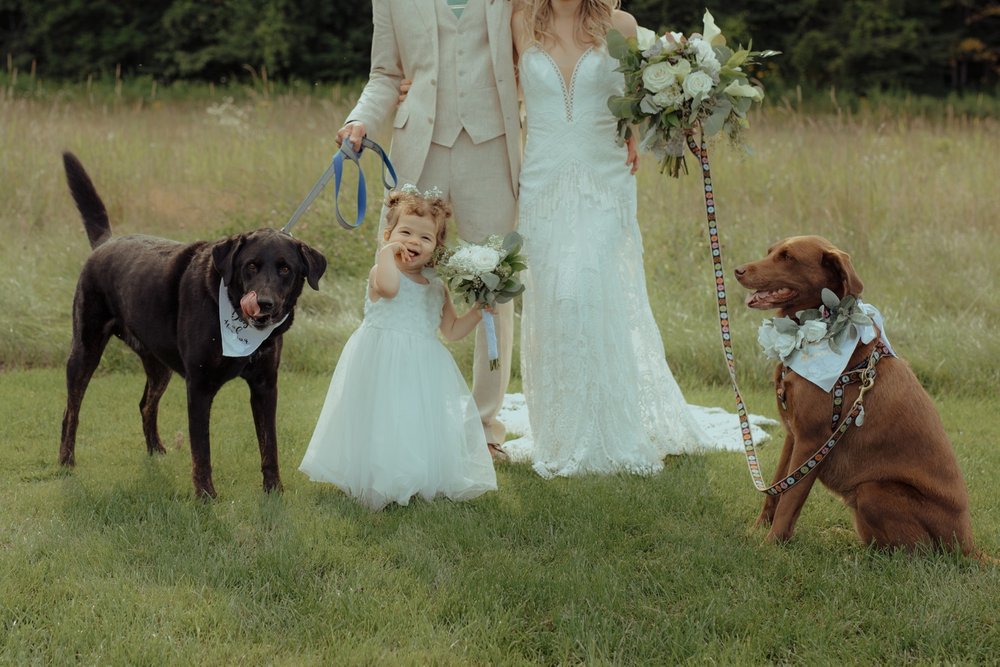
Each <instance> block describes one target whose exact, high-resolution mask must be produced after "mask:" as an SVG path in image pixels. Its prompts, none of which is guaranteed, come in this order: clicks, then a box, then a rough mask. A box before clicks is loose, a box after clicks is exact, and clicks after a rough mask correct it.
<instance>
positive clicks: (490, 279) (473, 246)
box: [436, 232, 527, 307]
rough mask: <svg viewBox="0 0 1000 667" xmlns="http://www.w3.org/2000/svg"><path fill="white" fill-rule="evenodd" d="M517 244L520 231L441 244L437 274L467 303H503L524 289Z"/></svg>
mask: <svg viewBox="0 0 1000 667" xmlns="http://www.w3.org/2000/svg"><path fill="white" fill-rule="evenodd" d="M521 244H522V239H521V235H520V234H518V233H517V232H510V233H508V234H507V235H505V236H499V235H493V236H490V237H489V238H488V239H486V240H485V241H484V242H482V243H464V244H462V245H460V246H459V247H458V248H455V249H451V248H441V249H439V253H438V257H437V263H436V265H437V272H438V275H439V276H441V278H442V280H444V281H445V283H447V285H448V287H449V288H450V289H451V291H452V292H454V293H456V294H458V295H460V296H461V297H462V298H463V299H464V300H465V301H466V302H467V303H470V304H472V303H478V304H482V305H484V306H491V307H492V306H493V305H495V304H497V303H505V302H507V301H510V300H511V299H513V298H514V297H515V296H517V295H518V294H520V293H521V292H523V291H524V285H523V284H522V283H521V281H520V279H519V278H518V273H519V272H520V271H522V270H524V269H525V268H527V265H526V264H525V261H524V258H523V257H522V256H521Z"/></svg>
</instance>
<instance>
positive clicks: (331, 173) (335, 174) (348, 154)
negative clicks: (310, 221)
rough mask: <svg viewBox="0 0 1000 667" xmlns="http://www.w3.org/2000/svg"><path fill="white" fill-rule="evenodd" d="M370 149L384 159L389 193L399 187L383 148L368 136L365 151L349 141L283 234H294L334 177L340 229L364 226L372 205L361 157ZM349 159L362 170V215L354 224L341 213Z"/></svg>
mask: <svg viewBox="0 0 1000 667" xmlns="http://www.w3.org/2000/svg"><path fill="white" fill-rule="evenodd" d="M366 148H370V149H371V150H373V151H374V152H375V153H376V154H377V155H378V156H379V158H381V160H382V184H383V185H384V186H385V188H386V189H387V190H391V189H393V188H395V187H396V170H395V169H393V167H392V162H390V161H389V156H388V155H386V152H385V150H384V149H383V148H382V147H381V146H379V145H378V144H377V143H375V142H374V141H372V140H371V139H369V138H368V137H364V138H362V139H361V149H360V150H358V151H355V150H354V148H353V147H352V146H351V143H350V142H349V141H345V142H343V143H342V144H341V145H340V150H339V151H337V153H336V154H335V155H334V156H333V160H332V161H331V162H330V166H329V167H327V168H326V171H324V172H323V175H322V176H320V177H319V180H318V181H316V184H315V185H314V186H313V187H312V190H310V191H309V194H308V195H306V198H305V199H303V200H302V203H301V204H299V207H298V208H297V209H295V213H292V217H291V218H289V219H288V222H286V223H285V226H284V227H282V228H281V231H283V232H285V233H286V234H288V235H291V231H290V230H291V229H292V225H294V224H295V223H296V222H298V220H299V218H300V217H302V214H303V213H305V212H306V209H308V208H309V206H310V205H311V204H312V203H313V200H315V199H316V197H318V196H319V193H320V192H322V191H323V188H324V187H326V184H327V183H329V182H330V179H331V178H332V179H333V197H334V199H333V202H334V203H333V205H334V210H335V212H336V214H337V223H338V224H340V226H341V227H343V228H344V229H346V230H352V229H357V228H358V227H360V226H361V223H362V222H364V219H365V209H366V208H367V204H368V201H367V200H368V196H367V190H366V188H365V173H364V171H362V169H361V164H360V162H359V160H360V158H361V154H362V153H363V152H364V150H365V149H366ZM345 159H346V160H350V161H351V162H353V163H354V166H355V167H357V169H358V194H357V201H358V215H357V219H356V220H355V221H354V224H353V225H352V224H351V223H349V222H348V221H347V220H344V216H342V215H341V214H340V181H341V178H342V177H343V174H344V160H345ZM386 172H388V175H389V177H390V178H392V183H391V184H390V183H389V180H388V179H387V178H386Z"/></svg>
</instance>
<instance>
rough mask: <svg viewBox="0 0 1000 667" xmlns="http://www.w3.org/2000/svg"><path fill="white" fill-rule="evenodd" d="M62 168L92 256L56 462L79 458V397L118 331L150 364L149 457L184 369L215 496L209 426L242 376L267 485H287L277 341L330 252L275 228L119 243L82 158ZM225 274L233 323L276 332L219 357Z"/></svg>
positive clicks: (206, 478) (201, 480)
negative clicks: (215, 404)
mask: <svg viewBox="0 0 1000 667" xmlns="http://www.w3.org/2000/svg"><path fill="white" fill-rule="evenodd" d="M63 164H64V166H65V169H66V180H67V182H68V183H69V189H70V192H71V193H72V194H73V199H74V200H75V201H76V206H77V208H78V209H79V210H80V215H81V216H82V217H83V224H84V227H85V228H86V231H87V237H88V238H89V239H90V245H91V247H92V248H93V249H94V251H93V253H92V254H91V255H90V257H89V258H88V259H87V262H86V264H84V267H83V270H82V271H81V273H80V279H79V282H78V283H77V287H76V295H75V297H74V299H73V346H72V350H71V351H70V355H69V360H68V361H67V363H66V386H67V391H68V397H67V400H66V413H65V415H64V416H63V424H62V443H61V445H60V447H59V462H60V463H62V464H63V465H67V466H71V465H73V464H74V449H75V447H76V429H77V424H78V423H79V418H80V404H81V402H82V401H83V395H84V392H85V391H86V389H87V384H88V383H89V382H90V378H91V376H92V375H93V373H94V371H95V370H96V368H97V365H98V363H99V362H100V360H101V354H102V353H103V352H104V348H105V346H106V345H107V343H108V340H109V339H110V337H111V335H112V334H113V335H115V336H117V337H118V338H120V339H122V340H123V341H125V344H126V345H128V346H129V347H130V348H132V349H133V350H134V351H135V352H136V354H138V355H139V358H140V359H142V365H143V368H144V369H145V371H146V389H145V391H144V392H143V396H142V400H141V401H140V402H139V411H140V412H141V414H142V429H143V433H144V434H145V438H146V448H147V450H148V451H149V453H150V454H153V453H163V452H165V450H164V448H163V444H162V443H161V441H160V436H159V432H158V430H157V424H156V418H157V411H158V406H159V402H160V397H161V396H163V392H164V391H166V388H167V383H168V382H169V381H170V376H171V372H177V373H179V374H180V375H181V376H182V377H183V378H184V379H185V380H186V382H187V402H188V431H189V437H190V440H191V458H192V463H193V477H194V488H195V493H197V494H199V495H204V496H211V497H215V495H216V492H215V487H214V486H213V484H212V457H211V450H210V447H209V430H208V428H209V416H210V413H211V408H212V400H213V399H214V398H215V395H216V393H217V392H218V391H219V389H220V388H221V387H222V385H223V384H225V383H226V382H228V381H229V380H232V379H233V378H235V377H237V376H239V377H242V378H243V379H244V380H246V382H247V384H248V385H249V386H250V408H251V410H252V412H253V420H254V426H255V427H256V430H257V441H258V444H259V446H260V459H261V471H262V472H263V475H264V489H265V490H266V491H272V490H275V489H277V490H280V489H281V478H280V476H279V474H278V448H277V439H276V433H275V410H276V407H277V402H278V385H277V381H278V364H279V362H280V360H281V336H282V334H283V333H285V331H287V330H288V328H289V327H290V326H291V325H292V319H293V316H294V308H295V303H296V301H297V300H298V297H299V295H300V294H301V293H302V287H303V283H304V282H305V281H308V282H309V286H310V287H312V288H313V289H318V288H319V279H320V277H321V276H322V275H323V272H324V271H325V270H326V258H325V257H323V255H322V254H320V253H319V252H318V251H316V250H314V249H313V248H310V247H309V246H307V245H306V244H304V243H302V242H300V241H297V240H295V239H293V238H292V237H291V236H289V235H287V234H284V233H282V232H278V231H275V230H273V229H261V230H258V231H255V232H251V233H249V234H239V235H237V236H232V237H230V238H227V239H222V240H219V241H215V242H206V241H199V242H196V243H187V244H185V243H178V242H176V241H169V240H166V239H159V238H154V237H150V236H138V235H137V236H122V237H118V238H114V239H112V238H111V225H110V223H109V222H108V214H107V212H106V210H105V208H104V203H103V202H102V201H101V198H100V197H99V196H98V195H97V190H96V189H95V188H94V185H93V183H92V182H91V180H90V178H89V177H88V176H87V172H86V171H84V169H83V165H81V164H80V162H79V160H77V159H76V157H75V156H73V155H72V154H70V153H65V154H63ZM220 281H224V282H225V285H226V292H227V296H228V299H229V302H230V304H240V303H241V300H242V301H243V305H241V306H236V307H235V308H232V309H229V310H230V312H232V313H233V315H232V316H231V317H230V321H231V328H232V329H234V330H236V331H239V330H240V329H241V328H244V329H245V328H247V327H250V328H254V329H257V330H258V331H260V330H266V329H267V328H268V327H274V328H273V330H272V331H271V333H270V335H269V336H268V337H267V338H266V339H265V340H264V342H263V343H262V344H261V345H260V347H258V348H257V349H256V350H255V351H253V352H252V353H249V355H248V356H235V357H234V356H224V355H223V350H222V342H221V341H222V331H221V330H222V326H221V324H220V312H219V310H220V309H219V292H220ZM237 309H239V310H237ZM275 325H277V326H275Z"/></svg>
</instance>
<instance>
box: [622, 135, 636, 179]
mask: <svg viewBox="0 0 1000 667" xmlns="http://www.w3.org/2000/svg"><path fill="white" fill-rule="evenodd" d="M625 147H626V148H627V149H628V157H627V158H625V166H626V167H631V170H630V171H629V173H630V174H634V173H635V172H637V171H638V170H639V151H637V150H636V148H635V136H634V135H633V136H631V137H629V138H628V139H626V140H625Z"/></svg>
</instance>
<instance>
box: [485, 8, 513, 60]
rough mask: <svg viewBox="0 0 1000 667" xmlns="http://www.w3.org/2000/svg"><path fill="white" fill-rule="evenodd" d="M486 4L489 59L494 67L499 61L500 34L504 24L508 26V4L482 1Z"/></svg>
mask: <svg viewBox="0 0 1000 667" xmlns="http://www.w3.org/2000/svg"><path fill="white" fill-rule="evenodd" d="M483 2H485V3H486V31H487V33H488V34H489V39H490V57H491V58H492V59H493V64H494V66H495V65H496V63H497V60H498V59H499V52H498V50H499V48H500V34H501V32H502V31H503V29H504V24H505V23H506V24H510V12H509V11H507V10H508V8H509V7H510V3H509V2H508V1H507V0H483Z"/></svg>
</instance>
